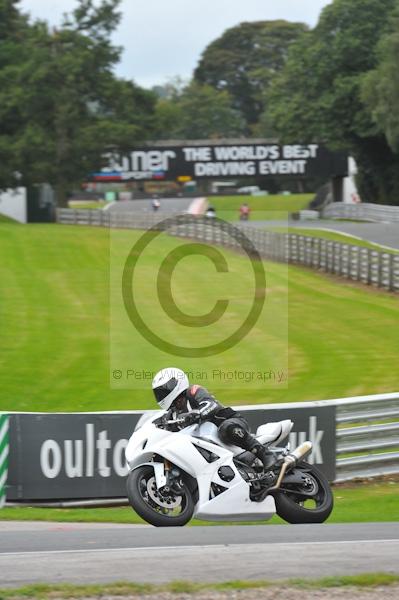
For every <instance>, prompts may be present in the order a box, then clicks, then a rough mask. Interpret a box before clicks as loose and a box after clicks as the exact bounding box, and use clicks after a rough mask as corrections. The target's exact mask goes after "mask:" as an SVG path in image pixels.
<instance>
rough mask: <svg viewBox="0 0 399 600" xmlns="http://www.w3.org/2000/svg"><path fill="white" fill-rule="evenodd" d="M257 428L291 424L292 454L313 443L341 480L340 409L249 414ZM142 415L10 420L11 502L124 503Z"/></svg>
mask: <svg viewBox="0 0 399 600" xmlns="http://www.w3.org/2000/svg"><path fill="white" fill-rule="evenodd" d="M240 413H241V414H242V415H243V416H245V417H246V418H247V419H248V421H249V423H250V425H251V428H252V431H254V430H256V427H257V426H258V425H260V424H262V423H265V422H268V421H280V420H282V419H291V420H293V421H294V430H293V432H292V433H291V435H290V441H291V447H292V449H293V448H294V447H296V446H297V445H299V444H300V443H301V442H302V441H304V440H305V439H310V441H311V442H312V443H313V447H314V449H313V453H312V456H311V458H310V462H312V461H313V462H314V464H316V465H317V466H318V467H320V468H321V470H322V471H324V473H325V474H326V475H327V477H328V478H329V480H330V481H332V480H334V478H335V450H336V443H335V407H334V406H325V405H324V406H311V405H309V404H307V405H304V406H303V407H299V408H298V405H296V407H295V408H294V407H293V408H289V407H288V408H278V407H276V408H273V407H270V406H268V407H265V408H263V407H262V408H249V407H248V408H245V409H242V410H240ZM141 414H142V413H138V412H134V413H129V412H126V413H75V414H72V413H71V414H47V413H45V414H44V413H42V414H38V413H23V414H12V413H11V414H10V436H9V438H10V456H9V475H8V482H7V500H8V501H15V500H19V501H29V500H54V499H58V500H74V499H82V498H96V499H97V498H116V497H124V496H125V495H126V491H125V480H126V475H127V468H126V465H125V457H124V450H125V447H126V444H127V441H128V439H129V437H130V436H131V434H132V432H133V430H134V427H135V425H136V423H137V421H138V420H139V418H140V416H141Z"/></svg>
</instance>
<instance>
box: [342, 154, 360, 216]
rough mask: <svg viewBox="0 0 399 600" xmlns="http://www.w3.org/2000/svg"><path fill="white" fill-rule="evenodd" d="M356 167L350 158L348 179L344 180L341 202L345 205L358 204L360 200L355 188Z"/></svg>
mask: <svg viewBox="0 0 399 600" xmlns="http://www.w3.org/2000/svg"><path fill="white" fill-rule="evenodd" d="M356 175H357V165H356V162H355V161H354V159H353V158H352V157H351V156H350V157H349V159H348V177H345V179H344V190H343V201H344V202H345V204H359V202H361V198H360V196H359V192H358V189H357V186H356Z"/></svg>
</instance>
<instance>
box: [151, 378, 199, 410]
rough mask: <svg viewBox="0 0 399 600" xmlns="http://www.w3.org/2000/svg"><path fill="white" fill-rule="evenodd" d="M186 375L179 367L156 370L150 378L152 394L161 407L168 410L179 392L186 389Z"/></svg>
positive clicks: (187, 384) (187, 382)
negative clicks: (151, 378) (152, 377)
mask: <svg viewBox="0 0 399 600" xmlns="http://www.w3.org/2000/svg"><path fill="white" fill-rule="evenodd" d="M189 386H190V384H189V381H188V377H187V375H186V374H185V372H184V371H182V370H181V369H176V368H174V367H169V368H167V369H162V371H158V373H157V374H156V375H155V377H154V379H153V380H152V389H153V392H154V396H155V399H156V401H157V402H158V404H159V405H160V407H161V408H163V409H165V410H168V409H169V408H170V407H171V406H172V404H173V402H174V400H176V398H177V397H178V396H180V394H182V393H183V392H185V391H186V390H188V388H189Z"/></svg>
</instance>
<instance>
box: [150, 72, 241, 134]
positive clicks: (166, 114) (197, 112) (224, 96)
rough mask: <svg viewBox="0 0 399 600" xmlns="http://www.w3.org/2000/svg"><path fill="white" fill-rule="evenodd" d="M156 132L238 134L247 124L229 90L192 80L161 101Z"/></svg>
mask: <svg viewBox="0 0 399 600" xmlns="http://www.w3.org/2000/svg"><path fill="white" fill-rule="evenodd" d="M155 131H156V137H157V138H159V139H186V140H193V139H206V138H222V137H239V136H242V135H243V133H244V131H245V123H244V121H243V119H242V117H241V115H240V113H239V112H238V111H237V110H235V109H234V108H232V99H231V97H230V94H229V93H228V92H227V91H226V90H224V91H218V90H215V89H214V88H213V87H211V86H210V85H200V84H198V83H196V82H195V81H193V82H191V83H190V84H189V85H187V86H186V87H185V88H183V89H182V90H175V93H174V94H172V93H170V95H169V99H166V98H162V99H160V100H159V101H158V104H157V107H156V130H155Z"/></svg>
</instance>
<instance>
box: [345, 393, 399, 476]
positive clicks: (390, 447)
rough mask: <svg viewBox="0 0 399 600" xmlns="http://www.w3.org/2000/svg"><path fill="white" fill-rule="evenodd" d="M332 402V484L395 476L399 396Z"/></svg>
mask: <svg viewBox="0 0 399 600" xmlns="http://www.w3.org/2000/svg"><path fill="white" fill-rule="evenodd" d="M334 403H335V405H336V410H337V416H336V421H337V431H336V435H337V463H336V469H337V476H336V481H349V480H352V479H355V478H359V477H376V476H378V475H392V474H397V473H399V393H397V394H382V395H378V396H364V397H358V398H347V399H345V400H334ZM395 418H396V419H397V420H396V421H395V420H393V419H395ZM387 420H389V421H388V422H385V421H387ZM365 423H366V424H365ZM348 424H351V425H353V426H351V427H348V426H347V425H348Z"/></svg>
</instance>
